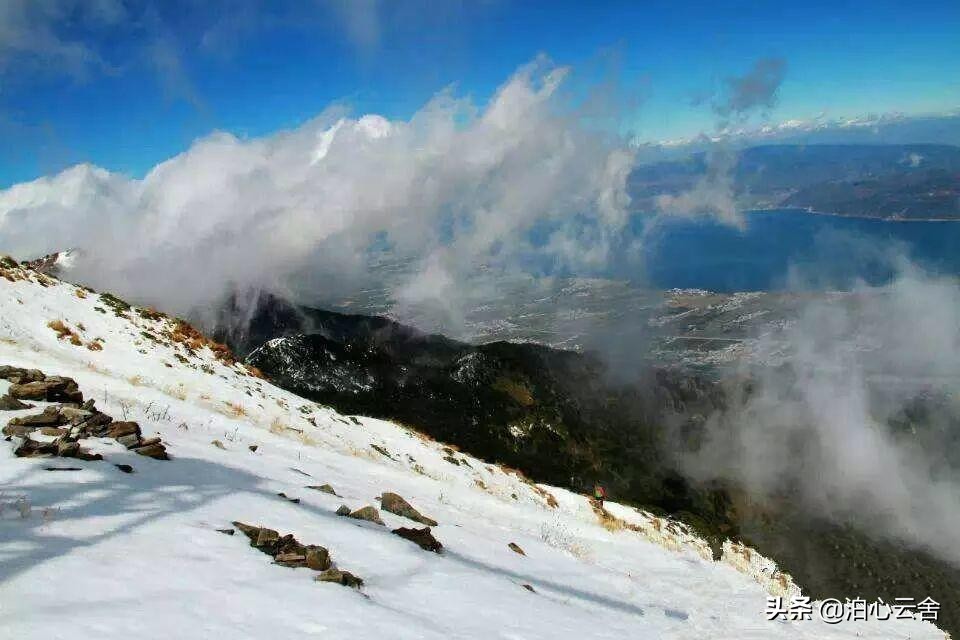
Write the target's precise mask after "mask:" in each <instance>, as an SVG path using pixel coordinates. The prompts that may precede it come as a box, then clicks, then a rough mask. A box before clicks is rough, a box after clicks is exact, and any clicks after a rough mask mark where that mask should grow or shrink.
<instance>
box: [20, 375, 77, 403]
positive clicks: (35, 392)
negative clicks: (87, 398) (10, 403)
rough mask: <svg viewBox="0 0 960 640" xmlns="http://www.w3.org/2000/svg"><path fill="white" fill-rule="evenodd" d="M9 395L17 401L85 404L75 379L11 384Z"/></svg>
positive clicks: (54, 378)
mask: <svg viewBox="0 0 960 640" xmlns="http://www.w3.org/2000/svg"><path fill="white" fill-rule="evenodd" d="M8 379H9V378H8ZM7 394H8V395H10V397H12V398H16V399H17V400H43V401H46V402H76V403H80V402H83V394H82V393H80V388H79V387H78V386H77V383H76V381H74V380H73V378H62V377H60V376H48V377H46V378H45V379H44V380H37V381H34V382H24V383H14V384H11V385H10V388H9V389H7Z"/></svg>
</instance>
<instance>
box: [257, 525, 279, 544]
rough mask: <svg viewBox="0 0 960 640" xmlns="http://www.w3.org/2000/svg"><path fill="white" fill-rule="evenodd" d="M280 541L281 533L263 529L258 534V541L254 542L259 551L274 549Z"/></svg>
mask: <svg viewBox="0 0 960 640" xmlns="http://www.w3.org/2000/svg"><path fill="white" fill-rule="evenodd" d="M279 540H280V534H279V533H277V532H276V531H274V530H273V529H267V528H266V527H261V528H260V531H259V533H258V534H257V539H256V540H255V541H254V542H253V546H255V547H257V548H258V549H260V548H265V547H272V546H275V545H276V544H277V542H278V541H279Z"/></svg>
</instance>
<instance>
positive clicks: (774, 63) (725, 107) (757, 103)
mask: <svg viewBox="0 0 960 640" xmlns="http://www.w3.org/2000/svg"><path fill="white" fill-rule="evenodd" d="M786 71H787V63H786V61H785V60H784V59H783V58H760V59H759V60H757V61H756V62H755V63H754V64H753V66H752V67H751V68H750V70H749V71H748V72H747V73H745V74H744V75H742V76H733V77H730V78H727V80H726V81H725V83H724V89H723V91H722V92H721V93H720V96H719V97H718V99H717V100H716V101H715V102H714V105H713V109H714V111H715V112H716V113H717V115H719V116H720V117H721V119H722V122H726V121H729V120H734V121H736V120H740V119H743V118H746V117H747V116H749V115H750V114H751V113H753V112H755V111H758V110H764V109H770V108H772V107H773V106H774V105H776V103H777V96H778V92H779V91H780V85H781V84H782V83H783V79H784V76H785V75H786ZM724 126H725V125H724Z"/></svg>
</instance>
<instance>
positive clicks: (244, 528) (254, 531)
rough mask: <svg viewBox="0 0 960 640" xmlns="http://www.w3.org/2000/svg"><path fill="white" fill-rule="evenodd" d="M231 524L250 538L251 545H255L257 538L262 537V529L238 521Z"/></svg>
mask: <svg viewBox="0 0 960 640" xmlns="http://www.w3.org/2000/svg"><path fill="white" fill-rule="evenodd" d="M231 524H233V526H235V527H236V528H237V529H240V531H241V532H242V533H243V535H245V536H247V537H248V538H250V544H254V543H255V542H256V540H257V537H259V536H260V527H254V526H253V525H249V524H244V523H242V522H240V521H238V520H234V521H233V522H232V523H231Z"/></svg>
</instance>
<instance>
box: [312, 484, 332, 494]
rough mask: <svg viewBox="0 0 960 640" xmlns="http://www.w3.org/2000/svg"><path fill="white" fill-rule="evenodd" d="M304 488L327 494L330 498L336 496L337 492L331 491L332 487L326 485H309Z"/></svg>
mask: <svg viewBox="0 0 960 640" xmlns="http://www.w3.org/2000/svg"><path fill="white" fill-rule="evenodd" d="M306 488H307V489H313V490H314V491H323V492H324V493H329V494H330V495H332V496H335V495H337V492H336V491H334V490H333V487H331V486H330V485H328V484H311V485H308V486H307V487H306Z"/></svg>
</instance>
